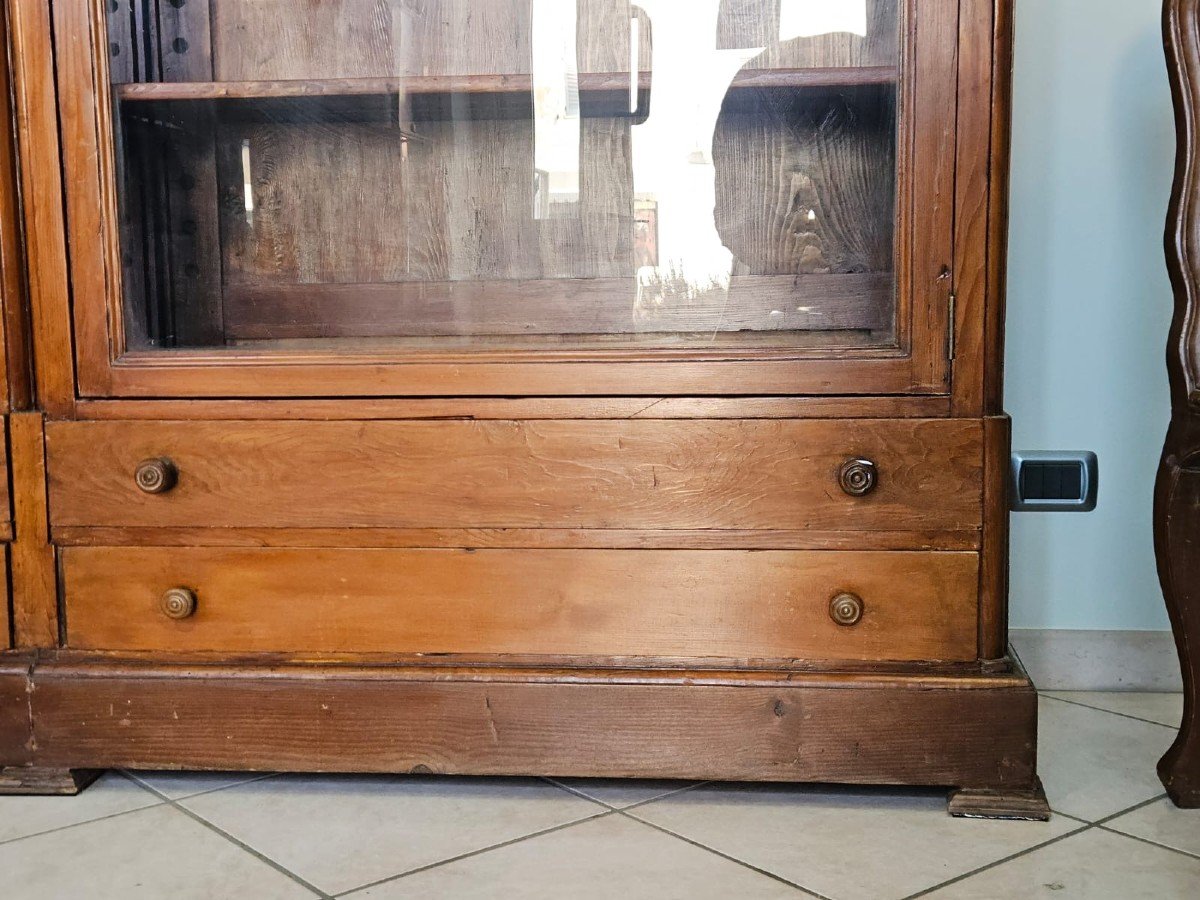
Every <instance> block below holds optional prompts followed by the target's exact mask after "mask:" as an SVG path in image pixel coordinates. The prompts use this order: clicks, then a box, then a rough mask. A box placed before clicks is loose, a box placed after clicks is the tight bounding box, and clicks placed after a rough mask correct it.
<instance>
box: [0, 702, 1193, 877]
mask: <svg viewBox="0 0 1200 900" xmlns="http://www.w3.org/2000/svg"><path fill="white" fill-rule="evenodd" d="M1181 711H1182V699H1181V698H1180V697H1179V696H1178V695H1170V694H1083V693H1078V694H1071V693H1061V694H1060V693H1054V694H1046V695H1044V697H1043V699H1042V715H1041V726H1042V737H1041V748H1040V749H1041V772H1042V778H1043V780H1044V781H1045V783H1046V788H1047V791H1048V793H1049V796H1050V802H1051V805H1052V806H1053V807H1054V810H1055V816H1054V819H1053V821H1051V822H1050V823H1048V824H1039V823H1027V822H986V821H972V820H958V819H951V818H950V817H949V816H947V815H946V811H945V796H944V793H942V792H939V791H925V790H851V789H847V788H836V787H819V786H818V787H812V786H810V787H785V786H774V785H771V786H764V785H740V786H739V785H729V784H706V785H695V784H679V783H661V782H660V783H653V782H621V783H613V782H594V781H567V782H561V783H556V782H551V781H545V780H539V779H507V780H505V779H466V778H449V779H436V778H418V777H406V778H382V777H371V778H368V777H328V776H326V777H302V776H265V777H264V776H257V777H251V776H238V775H213V774H209V775H183V774H171V775H164V774H148V773H119V772H111V773H109V774H107V775H105V776H104V778H103V779H102V780H101V781H99V782H98V783H97V784H96V785H94V786H93V787H92V788H91V789H89V790H88V791H87V792H86V793H84V794H83V795H82V796H80V797H75V798H5V797H0V897H3V898H4V900H27V898H28V900H33V898H37V900H57V898H64V900H75V898H88V900H107V898H120V900H126V898H137V897H147V898H155V900H157V898H171V900H188V898H219V900H224V898H252V900H265V898H275V897H280V898H291V897H297V898H302V897H313V896H317V897H343V896H345V897H352V898H368V897H370V898H381V900H401V898H438V900H443V898H450V900H458V898H464V900H469V898H505V900H515V898H555V900H558V898H619V900H643V898H646V900H649V898H653V900H660V898H688V900H693V898H698V900H703V898H735V900H743V898H746V900H756V898H764V900H774V898H785V897H798V898H803V897H812V896H815V897H825V898H838V900H841V898H846V900H855V898H870V900H876V898H880V900H882V898H901V897H916V896H931V897H938V898H989V900H990V898H1036V897H1047V898H1055V900H1058V898H1069V897H1077V898H1086V900H1106V898H1113V900H1133V898H1154V900H1170V898H1188V900H1192V898H1196V897H1200V811H1193V812H1180V811H1179V810H1176V809H1174V808H1173V807H1172V806H1171V805H1170V804H1169V803H1167V802H1166V801H1165V800H1164V799H1163V791H1162V787H1161V785H1160V784H1159V783H1158V780H1157V778H1156V777H1155V774H1154V765H1155V763H1156V761H1157V760H1158V757H1159V756H1160V755H1161V754H1162V752H1163V750H1165V749H1166V747H1167V745H1168V744H1169V743H1170V741H1171V739H1172V736H1173V732H1172V729H1171V727H1170V726H1171V725H1172V724H1174V723H1175V722H1177V721H1178V719H1179V717H1180V714H1181Z"/></svg>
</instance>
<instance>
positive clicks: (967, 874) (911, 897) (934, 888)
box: [903, 816, 1097, 900]
mask: <svg viewBox="0 0 1200 900" xmlns="http://www.w3.org/2000/svg"><path fill="white" fill-rule="evenodd" d="M1067 818H1074V817H1073V816H1068V817H1067ZM1075 821H1076V822H1078V821H1080V820H1079V819H1075ZM1096 827H1097V826H1096V825H1092V824H1087V823H1084V825H1083V827H1082V828H1076V829H1075V830H1074V831H1068V832H1067V833H1066V834H1060V835H1059V836H1058V837H1053V838H1050V840H1048V841H1042V843H1040V844H1035V845H1034V846H1032V847H1027V848H1025V849H1024V850H1021V851H1019V852H1017V853H1012V854H1009V855H1008V856H1006V857H1004V858H1003V859H998V860H996V861H995V862H990V863H988V864H987V865H986V866H980V867H979V868H978V869H972V870H971V871H970V872H964V873H963V874H962V875H957V876H955V877H954V878H951V879H949V880H947V881H943V882H941V883H940V884H935V885H933V886H932V887H928V888H925V889H924V890H920V891H917V892H916V893H915V894H909V895H908V896H907V897H905V898H903V900H916V898H917V897H924V896H927V895H928V894H932V893H933V892H934V891H940V890H941V889H942V888H945V887H949V886H950V885H952V884H958V883H959V882H960V881H966V880H967V879H968V878H974V877H975V876H976V875H979V874H982V873H983V872H986V871H988V870H989V869H994V868H996V867H997V866H1002V865H1004V864H1005V863H1009V862H1012V861H1013V860H1014V859H1020V858H1021V857H1022V856H1028V855H1029V854H1031V853H1036V852H1037V851H1038V850H1044V849H1045V848H1046V847H1049V846H1050V845H1051V844H1057V843H1058V842H1059V841H1065V840H1066V839H1067V838H1072V837H1078V836H1079V835H1081V834H1083V833H1085V832H1088V831H1091V830H1092V829H1093V828H1096Z"/></svg>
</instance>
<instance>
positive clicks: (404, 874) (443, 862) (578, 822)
mask: <svg viewBox="0 0 1200 900" xmlns="http://www.w3.org/2000/svg"><path fill="white" fill-rule="evenodd" d="M600 806H603V804H600ZM619 814H620V811H619V810H615V809H606V810H605V811H604V812H598V813H595V814H594V815H590V816H587V817H586V818H583V819H574V820H573V821H570V822H563V823H562V824H560V825H553V826H551V827H550V828H543V829H542V830H541V831H532V832H530V833H529V834H523V835H521V836H520V837H515V838H512V839H510V840H507V841H501V842H500V843H498V844H489V845H488V846H487V847H480V848H479V849H478V850H469V851H467V852H466V853H460V854H459V855H458V856H451V857H449V858H448V859H442V860H438V861H437V862H435V863H428V864H427V865H424V866H417V867H416V868H415V869H409V870H408V871H406V872H401V873H399V874H398V875H389V876H388V877H387V878H380V879H378V880H376V881H371V882H368V883H367V884H360V885H358V886H357V887H352V888H350V889H349V890H346V891H343V892H342V893H340V894H338V895H337V896H338V897H349V896H351V895H353V894H356V893H358V892H359V891H365V890H369V889H370V888H375V887H379V886H380V885H381V884H389V883H391V882H393V881H399V880H400V879H401V878H407V877H408V876H409V875H416V874H418V873H420V872H428V871H429V870H430V869H437V868H440V867H441V866H448V865H450V863H456V862H461V861H462V860H464V859H470V858H471V857H473V856H482V855H483V854H484V853H490V852H491V851H493V850H502V849H504V848H505V847H511V846H512V845H513V844H519V843H521V842H522V841H528V840H532V839H533V838H539V837H543V836H544V835H547V834H553V833H554V832H556V831H565V830H566V829H568V828H574V827H575V826H576V825H583V824H584V823H585V822H594V821H596V820H597V819H606V818H608V817H609V816H612V815H619Z"/></svg>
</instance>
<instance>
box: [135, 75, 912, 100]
mask: <svg viewBox="0 0 1200 900" xmlns="http://www.w3.org/2000/svg"><path fill="white" fill-rule="evenodd" d="M651 78H652V76H651V74H650V73H648V72H646V73H642V75H641V76H640V78H639V83H638V86H639V88H640V89H642V90H646V89H649V88H650V86H651ZM897 78H898V72H897V69H896V68H895V67H893V66H863V67H853V68H852V67H842V68H828V69H748V70H744V71H742V72H739V73H738V75H737V76H736V77H735V78H734V80H733V85H732V86H733V87H734V88H739V89H747V88H797V87H841V86H854V85H874V84H894V83H895V82H896V80H897ZM532 87H533V79H532V77H531V76H529V75H422V76H410V77H404V78H332V79H317V80H311V81H225V82H201V81H197V82H160V83H136V84H121V85H117V86H116V93H117V97H118V99H120V100H127V101H161V100H253V99H271V98H279V99H286V98H293V97H295V98H303V97H355V96H381V95H383V96H386V95H393V94H399V93H401V91H403V92H405V93H409V94H515V93H527V92H529V91H530V90H532ZM579 89H580V91H582V92H585V93H605V92H616V91H628V90H629V76H628V75H627V74H625V73H621V72H615V73H605V72H587V73H582V74H580V76H579Z"/></svg>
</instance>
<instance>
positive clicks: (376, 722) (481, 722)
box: [32, 659, 1037, 789]
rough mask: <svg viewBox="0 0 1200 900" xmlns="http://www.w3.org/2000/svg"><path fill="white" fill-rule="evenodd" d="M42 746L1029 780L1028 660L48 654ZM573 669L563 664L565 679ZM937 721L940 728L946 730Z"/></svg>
mask: <svg viewBox="0 0 1200 900" xmlns="http://www.w3.org/2000/svg"><path fill="white" fill-rule="evenodd" d="M34 681H35V684H36V685H37V688H36V690H35V692H34V694H33V695H32V696H33V703H32V708H33V717H34V723H35V727H34V730H35V737H36V741H37V753H36V759H37V763H38V764H39V765H60V766H65V765H72V766H77V765H82V764H85V763H86V764H88V765H102V766H128V767H130V768H179V767H183V768H201V769H241V770H261V771H373V772H418V773H444V774H452V773H453V774H475V775H518V774H521V775H523V774H533V773H536V774H541V775H550V776H575V775H578V776H601V777H630V776H635V775H636V776H638V777H658V778H720V779H737V780H746V781H841V782H853V783H859V784H871V783H882V784H935V785H962V786H970V787H974V788H993V789H1004V788H1018V789H1032V788H1033V786H1034V784H1035V782H1034V778H1035V775H1034V761H1035V752H1036V747H1035V744H1034V742H1033V741H1032V740H1031V736H1032V735H1033V734H1034V729H1035V725H1036V715H1037V695H1036V693H1035V692H1034V691H1033V689H1032V686H1031V685H1030V684H1029V682H1028V679H1026V678H1025V677H1024V676H1011V675H1010V676H977V677H955V678H948V679H946V678H943V679H938V678H921V677H887V676H848V675H832V676H817V675H810V676H800V675H796V674H795V673H786V674H781V675H779V676H778V677H776V678H775V679H771V678H770V677H768V676H766V675H764V674H759V675H756V676H755V679H754V681H752V682H748V683H742V684H740V685H739V681H738V680H737V679H736V678H731V679H727V680H725V681H724V682H722V681H721V680H719V679H712V678H710V677H708V676H706V675H705V674H704V673H697V672H680V673H626V674H621V673H612V672H591V671H588V670H576V671H573V672H570V671H563V672H545V673H543V674H542V675H540V676H539V675H538V674H537V673H534V672H527V673H522V672H520V671H516V670H509V671H496V670H490V671H489V670H477V671H475V672H471V671H469V670H449V671H447V670H437V671H430V670H428V669H426V670H415V671H414V670H404V669H398V668H395V667H388V668H386V669H384V668H379V669H376V670H372V671H368V670H363V669H357V670H356V669H338V668H337V667H324V668H322V667H319V666H281V667H276V668H274V669H273V670H272V672H271V674H270V675H264V676H263V677H255V676H254V675H252V674H250V673H248V672H247V671H246V670H245V669H241V670H239V669H237V668H228V667H226V668H221V667H204V666H195V665H187V666H179V667H172V666H170V665H169V664H163V663H160V664H157V665H148V666H147V665H143V666H136V665H124V666H123V665H122V664H121V663H120V662H119V661H106V660H103V659H98V660H95V661H92V662H86V661H80V662H74V663H73V662H70V661H64V662H62V663H55V662H50V661H47V662H45V663H43V664H41V665H40V666H39V668H38V670H37V672H36V673H35V675H34ZM554 682H558V683H554ZM933 736H936V740H934V739H933Z"/></svg>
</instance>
